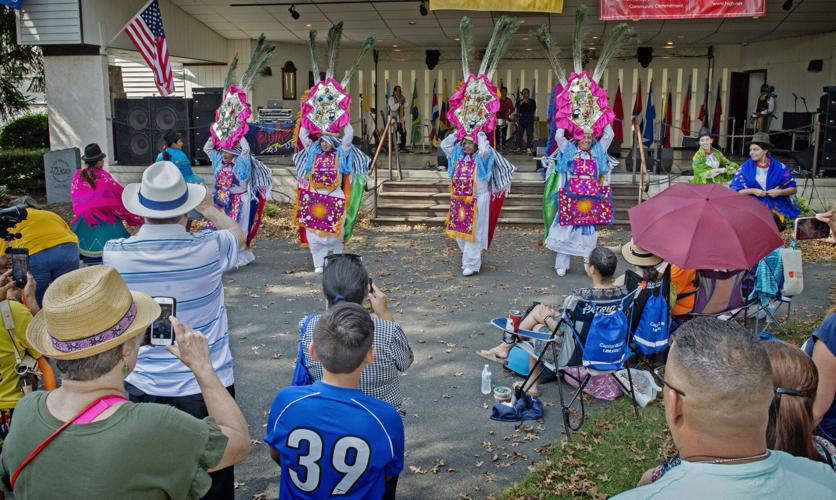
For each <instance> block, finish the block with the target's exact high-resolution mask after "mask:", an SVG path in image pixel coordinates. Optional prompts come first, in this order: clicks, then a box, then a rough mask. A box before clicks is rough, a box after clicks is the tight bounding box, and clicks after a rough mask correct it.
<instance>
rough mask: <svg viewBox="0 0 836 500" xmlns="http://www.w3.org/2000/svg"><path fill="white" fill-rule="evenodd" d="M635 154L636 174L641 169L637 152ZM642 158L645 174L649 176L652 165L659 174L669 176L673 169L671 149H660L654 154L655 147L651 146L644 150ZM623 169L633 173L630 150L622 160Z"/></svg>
mask: <svg viewBox="0 0 836 500" xmlns="http://www.w3.org/2000/svg"><path fill="white" fill-rule="evenodd" d="M636 154H637V155H639V156H638V161H637V162H636V172H638V171H639V169H641V156H640V154H639V152H638V151H636ZM654 155H655V157H654ZM644 158H645V161H646V166H647V172H648V173H649V174H652V173H653V170H654V168H653V167H654V164H655V165H656V168H657V171H658V173H660V174H669V173H670V172H671V170H672V169H673V149H671V148H661V149H659V152H658V153H656V151H655V147H653V146H651V148H650V149H648V148H645V150H644ZM624 167H625V168H626V169H627V172H632V171H633V150H632V149H630V152H629V153H627V157H626V158H625V159H624Z"/></svg>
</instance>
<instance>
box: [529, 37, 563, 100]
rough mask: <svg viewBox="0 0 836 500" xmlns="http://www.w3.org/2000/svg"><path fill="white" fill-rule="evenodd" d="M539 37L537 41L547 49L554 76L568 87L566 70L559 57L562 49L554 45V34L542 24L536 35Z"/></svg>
mask: <svg viewBox="0 0 836 500" xmlns="http://www.w3.org/2000/svg"><path fill="white" fill-rule="evenodd" d="M535 35H536V36H537V40H538V41H539V42H540V45H542V46H543V48H544V49H546V55H547V57H548V58H549V63H550V64H551V65H552V71H554V75H555V76H556V77H557V81H558V82H559V83H560V85H563V86H565V85H566V70H565V69H563V65H562V64H560V60H559V59H558V55H560V49H559V48H558V47H557V45H555V44H554V40H553V39H552V34H551V32H549V27H548V25H545V24H542V25H540V28H538V29H537V32H536V33H535Z"/></svg>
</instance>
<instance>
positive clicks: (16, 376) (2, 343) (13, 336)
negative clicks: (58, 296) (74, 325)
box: [0, 270, 55, 450]
mask: <svg viewBox="0 0 836 500" xmlns="http://www.w3.org/2000/svg"><path fill="white" fill-rule="evenodd" d="M25 283H26V285H25V286H24V287H19V286H17V283H15V280H14V279H12V271H11V270H9V271H6V272H5V273H3V274H2V275H0V450H2V449H3V441H5V439H6V436H7V435H8V433H9V426H10V425H11V422H12V416H13V415H14V411H15V407H16V406H17V403H18V401H20V400H21V399H22V398H23V396H25V395H26V392H27V391H26V390H24V384H21V378H20V373H19V371H18V367H19V366H20V362H19V361H18V360H19V359H25V357H26V356H29V357H30V358H32V359H34V360H35V361H36V362H37V369H38V371H40V372H41V377H40V378H41V380H42V381H43V384H44V388H45V389H46V390H52V389H55V375H54V374H53V372H52V367H51V366H50V364H49V362H48V361H47V359H46V358H44V357H43V356H42V355H41V353H40V352H38V351H37V350H35V348H34V347H32V345H30V344H29V341H27V340H26V327H28V326H29V323H30V322H31V321H32V315H34V314H37V313H38V311H39V310H40V308H39V307H38V304H37V302H36V300H35V279H34V278H33V277H32V273H28V274H27V279H26V281H25Z"/></svg>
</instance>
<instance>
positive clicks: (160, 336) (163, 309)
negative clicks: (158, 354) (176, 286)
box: [149, 297, 177, 346]
mask: <svg viewBox="0 0 836 500" xmlns="http://www.w3.org/2000/svg"><path fill="white" fill-rule="evenodd" d="M154 300H155V301H156V302H157V304H159V305H160V317H159V318H157V319H156V320H154V322H153V323H151V326H150V327H149V328H150V343H151V345H159V346H166V345H173V344H174V328H173V327H172V326H171V320H170V319H169V318H170V317H171V316H175V315H176V313H177V307H176V306H177V301H176V300H175V299H174V297H154Z"/></svg>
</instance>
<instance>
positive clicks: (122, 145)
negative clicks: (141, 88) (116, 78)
mask: <svg viewBox="0 0 836 500" xmlns="http://www.w3.org/2000/svg"><path fill="white" fill-rule="evenodd" d="M113 107H114V117H115V119H114V122H113V129H114V130H113V138H114V142H115V143H116V144H115V146H116V161H117V162H119V163H120V164H122V165H142V166H147V165H149V164H150V163H151V153H152V149H153V146H152V144H151V135H150V133H149V131H148V127H149V126H150V123H151V115H150V108H149V103H148V101H147V100H146V99H114V100H113Z"/></svg>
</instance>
